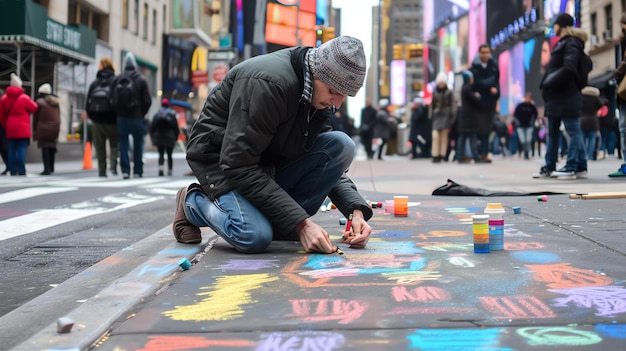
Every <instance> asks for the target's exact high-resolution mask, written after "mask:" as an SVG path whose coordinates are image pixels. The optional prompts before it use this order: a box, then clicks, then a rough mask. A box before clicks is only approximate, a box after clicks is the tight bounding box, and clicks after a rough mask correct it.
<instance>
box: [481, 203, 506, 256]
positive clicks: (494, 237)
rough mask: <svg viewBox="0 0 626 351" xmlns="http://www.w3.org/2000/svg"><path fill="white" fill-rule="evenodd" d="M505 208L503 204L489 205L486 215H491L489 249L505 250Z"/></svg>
mask: <svg viewBox="0 0 626 351" xmlns="http://www.w3.org/2000/svg"><path fill="white" fill-rule="evenodd" d="M504 213H505V212H504V207H502V204H501V203H488V204H487V207H485V214H486V215H489V248H490V249H491V251H497V250H504Z"/></svg>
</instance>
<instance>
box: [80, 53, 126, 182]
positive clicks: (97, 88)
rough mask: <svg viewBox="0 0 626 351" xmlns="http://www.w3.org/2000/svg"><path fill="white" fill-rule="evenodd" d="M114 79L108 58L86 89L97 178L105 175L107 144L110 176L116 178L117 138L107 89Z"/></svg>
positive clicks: (114, 113)
mask: <svg viewBox="0 0 626 351" xmlns="http://www.w3.org/2000/svg"><path fill="white" fill-rule="evenodd" d="M113 79H115V66H113V61H111V58H110V57H103V58H101V59H100V63H99V65H98V73H97V74H96V79H95V80H94V81H93V82H92V83H91V85H90V86H89V90H88V91H87V101H86V103H85V111H86V112H87V116H88V117H89V119H90V120H91V122H92V135H93V146H94V150H95V151H96V159H97V160H98V176H100V177H106V176H107V142H108V144H109V156H108V159H109V166H110V167H111V169H110V170H111V174H112V175H114V176H116V175H117V158H118V156H119V138H118V134H117V113H116V112H115V110H114V109H113V107H112V106H111V90H112V89H113V88H112V86H113Z"/></svg>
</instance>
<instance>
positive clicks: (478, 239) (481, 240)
mask: <svg viewBox="0 0 626 351" xmlns="http://www.w3.org/2000/svg"><path fill="white" fill-rule="evenodd" d="M472 234H473V235H474V252H475V253H489V252H490V250H489V215H473V216H472Z"/></svg>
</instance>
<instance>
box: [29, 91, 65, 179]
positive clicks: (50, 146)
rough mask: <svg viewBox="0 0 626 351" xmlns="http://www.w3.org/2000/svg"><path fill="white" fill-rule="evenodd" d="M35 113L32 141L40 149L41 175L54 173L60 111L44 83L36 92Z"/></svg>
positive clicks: (56, 99)
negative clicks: (35, 142)
mask: <svg viewBox="0 0 626 351" xmlns="http://www.w3.org/2000/svg"><path fill="white" fill-rule="evenodd" d="M37 92H38V94H39V95H37V99H36V100H35V102H36V103H37V112H35V114H34V115H33V141H37V147H38V148H40V149H41V160H42V162H43V172H41V173H40V174H41V175H51V174H52V173H54V157H55V155H56V153H57V141H58V140H59V132H60V131H61V109H60V106H59V105H60V104H59V101H60V100H59V97H58V96H56V95H54V94H52V86H50V84H48V83H44V84H42V85H41V86H40V87H39V90H38V91H37Z"/></svg>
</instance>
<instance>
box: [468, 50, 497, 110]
mask: <svg viewBox="0 0 626 351" xmlns="http://www.w3.org/2000/svg"><path fill="white" fill-rule="evenodd" d="M470 71H471V72H472V75H473V76H474V85H473V87H474V91H476V92H477V93H479V94H480V103H481V105H482V106H485V107H489V108H495V106H496V104H497V103H498V99H499V98H500V68H498V63H497V62H496V60H494V59H493V58H490V59H489V60H488V61H487V66H486V67H483V65H482V63H481V62H480V59H479V58H478V57H476V58H475V59H474V61H473V62H472V67H471V68H470ZM491 88H496V89H497V90H498V93H497V94H495V95H494V94H492V93H491Z"/></svg>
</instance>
